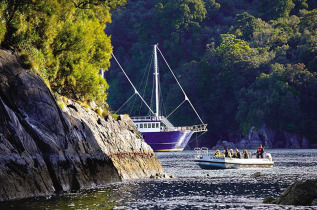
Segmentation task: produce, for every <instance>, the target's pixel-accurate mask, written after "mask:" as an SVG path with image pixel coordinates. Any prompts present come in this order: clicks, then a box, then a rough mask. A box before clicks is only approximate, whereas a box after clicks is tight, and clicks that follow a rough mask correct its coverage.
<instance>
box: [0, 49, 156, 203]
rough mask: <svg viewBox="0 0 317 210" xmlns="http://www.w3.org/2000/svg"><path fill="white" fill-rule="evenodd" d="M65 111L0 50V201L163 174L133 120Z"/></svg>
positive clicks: (76, 109) (11, 56) (78, 109)
mask: <svg viewBox="0 0 317 210" xmlns="http://www.w3.org/2000/svg"><path fill="white" fill-rule="evenodd" d="M68 105H69V107H68V108H67V109H66V110H65V111H66V112H63V111H61V109H60V108H59V106H58V105H57V103H56V101H55V99H54V97H53V96H52V94H51V92H50V91H49V89H48V88H47V86H46V85H45V83H44V82H43V81H42V79H41V78H40V77H39V76H37V75H35V74H34V73H33V72H31V71H29V70H26V69H24V68H23V64H22V63H21V62H20V61H19V58H17V57H16V56H15V55H14V54H12V53H10V52H8V51H3V50H0V201H1V200H9V199H18V198H25V197H31V196H40V195H52V194H54V193H56V192H63V191H64V192H69V191H76V190H79V189H85V188H91V187H96V186H98V185H103V184H106V183H109V182H113V181H120V180H122V179H128V178H142V177H147V176H149V175H150V174H152V173H160V172H162V168H161V165H160V163H159V161H158V159H157V158H156V156H155V155H154V153H153V151H152V149H151V148H150V147H149V146H148V145H147V144H145V143H144V142H143V140H142V139H141V138H140V134H139V133H138V132H137V130H136V128H135V127H134V125H133V123H132V122H131V120H129V119H128V118H125V117H121V118H120V119H119V120H118V121H115V120H113V119H112V118H111V117H108V119H107V120H104V119H100V118H98V117H97V115H96V114H95V113H94V112H92V111H89V110H88V111H86V110H84V109H83V108H81V107H80V106H79V105H78V104H76V103H74V102H70V103H69V104H68Z"/></svg>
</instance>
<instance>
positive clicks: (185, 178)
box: [0, 149, 317, 209]
mask: <svg viewBox="0 0 317 210" xmlns="http://www.w3.org/2000/svg"><path fill="white" fill-rule="evenodd" d="M269 152H271V154H272V156H273V160H274V161H275V166H274V167H273V168H270V169H239V170H234V169H227V170H202V169H200V168H199V167H198V166H197V165H195V164H194V162H193V156H194V152H193V151H184V152H182V153H158V154H157V156H158V158H159V159H160V161H161V163H162V166H163V169H164V171H165V172H166V173H170V174H175V175H176V176H177V177H178V178H175V179H168V180H137V181H129V182H127V181H125V182H122V183H113V184H109V185H107V186H105V187H103V188H100V189H94V190H86V191H83V192H81V193H72V194H68V195H61V196H56V197H49V198H47V199H26V200H22V201H15V202H5V203H0V205H1V208H2V209H4V208H14V209H16V208H24V209H85V208H89V209H95V208H105V209H162V208H164V209H211V208H213V209H314V208H313V207H293V206H279V205H271V204H263V203H262V201H263V199H264V198H265V197H267V196H272V197H277V196H279V195H280V194H281V192H283V191H284V190H285V189H286V187H287V186H288V185H290V184H291V183H293V182H294V181H296V180H306V179H310V178H316V174H317V150H313V149H312V150H276V149H275V150H270V151H269ZM255 172H260V173H261V174H262V176H260V177H257V178H252V177H251V175H252V174H254V173H255ZM207 174H210V176H208V177H207V176H206V175H207ZM315 209H316V208H315Z"/></svg>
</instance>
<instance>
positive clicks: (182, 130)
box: [112, 44, 207, 152]
mask: <svg viewBox="0 0 317 210" xmlns="http://www.w3.org/2000/svg"><path fill="white" fill-rule="evenodd" d="M157 51H159V52H160V54H161V56H162V58H163V60H164V61H165V63H166V65H167V67H168V69H169V70H170V71H171V73H172V75H173V77H174V78H175V80H176V82H177V84H178V85H179V87H180V89H181V90H182V93H183V94H184V97H185V99H184V101H183V102H182V103H181V104H180V105H179V106H178V107H176V109H174V111H173V112H171V113H170V114H169V115H168V116H167V117H165V116H163V115H162V114H161V113H160V97H159V96H160V88H159V87H160V85H159V82H160V81H159V70H158V58H157ZM153 55H154V76H155V82H154V83H155V112H154V111H153V110H152V109H151V107H150V106H149V105H148V104H147V103H146V101H145V100H144V99H143V97H142V96H141V95H140V93H139V91H138V90H137V89H136V88H135V86H134V85H133V83H132V82H131V80H130V78H129V77H128V75H127V74H126V72H125V71H124V69H123V68H122V66H121V65H120V63H119V62H118V60H117V58H116V57H115V56H114V54H112V56H113V58H114V59H115V61H116V62H117V64H118V65H119V67H120V69H121V70H122V72H123V73H124V75H125V76H126V78H127V79H128V81H129V83H130V84H131V86H132V87H133V89H134V94H133V95H132V96H134V95H137V96H139V97H140V99H141V100H142V102H143V103H144V104H145V105H146V107H147V108H148V109H149V111H150V115H149V116H132V117H131V119H132V120H133V122H134V123H135V124H136V126H137V127H138V130H139V131H140V132H141V133H142V136H143V138H144V140H145V142H146V143H147V144H149V145H150V146H151V147H152V149H153V150H154V151H160V152H174V151H183V150H184V148H185V147H186V145H187V144H188V142H189V140H190V138H191V137H192V135H193V134H194V133H198V132H200V133H201V134H204V133H205V132H207V124H205V123H203V121H202V119H201V118H200V116H199V114H198V113H197V111H196V109H195V108H194V106H193V104H192V103H191V101H190V100H189V98H188V97H187V95H186V93H185V91H184V89H183V88H182V86H181V85H180V83H179V81H178V79H177V77H176V76H175V74H174V73H173V71H172V69H171V68H170V66H169V65H168V63H167V61H166V59H165V57H164V56H163V54H162V52H161V51H160V49H159V48H158V46H157V44H156V45H154V49H153ZM132 96H131V97H130V98H129V99H128V100H127V101H126V102H125V103H124V104H123V106H124V105H125V104H126V103H127V102H128V101H129V100H130V99H131V98H132ZM186 101H187V102H188V103H189V104H190V106H191V107H192V109H193V110H194V112H195V113H196V115H197V116H198V118H199V120H200V122H201V124H198V125H191V126H181V127H175V126H174V125H173V124H172V123H171V122H170V121H169V120H168V117H169V116H171V114H173V113H174V112H175V111H176V110H177V109H178V108H179V107H180V106H181V105H182V104H183V103H184V102H186ZM121 107H122V106H121ZM120 109H121V108H120ZM120 109H119V110H120Z"/></svg>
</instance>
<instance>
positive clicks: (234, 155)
mask: <svg viewBox="0 0 317 210" xmlns="http://www.w3.org/2000/svg"><path fill="white" fill-rule="evenodd" d="M233 157H234V158H241V153H240V152H239V150H238V148H236V152H235V153H234V154H233Z"/></svg>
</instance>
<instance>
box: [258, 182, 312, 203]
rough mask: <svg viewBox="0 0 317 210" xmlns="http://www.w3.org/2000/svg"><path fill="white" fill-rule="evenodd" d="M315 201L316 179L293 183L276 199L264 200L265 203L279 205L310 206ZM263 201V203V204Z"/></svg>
mask: <svg viewBox="0 0 317 210" xmlns="http://www.w3.org/2000/svg"><path fill="white" fill-rule="evenodd" d="M316 199H317V179H312V180H306V181H304V182H295V183H293V184H292V185H291V186H289V187H288V188H287V189H286V190H285V191H284V192H283V194H282V195H281V196H280V197H279V198H277V199H273V200H272V199H269V198H266V199H265V200H264V201H265V202H266V203H276V204H281V205H296V206H299V205H300V206H310V205H315V203H314V202H315V200H316ZM264 201H263V202H264Z"/></svg>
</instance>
